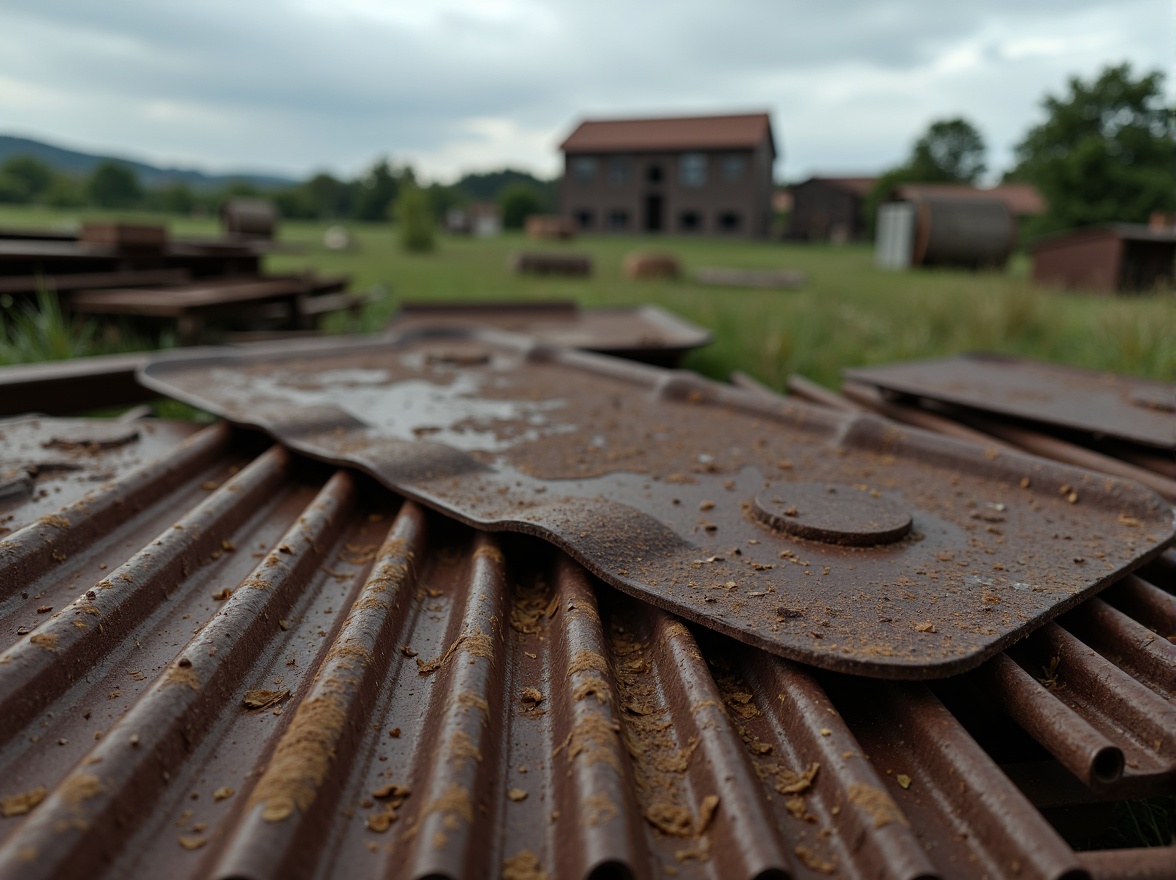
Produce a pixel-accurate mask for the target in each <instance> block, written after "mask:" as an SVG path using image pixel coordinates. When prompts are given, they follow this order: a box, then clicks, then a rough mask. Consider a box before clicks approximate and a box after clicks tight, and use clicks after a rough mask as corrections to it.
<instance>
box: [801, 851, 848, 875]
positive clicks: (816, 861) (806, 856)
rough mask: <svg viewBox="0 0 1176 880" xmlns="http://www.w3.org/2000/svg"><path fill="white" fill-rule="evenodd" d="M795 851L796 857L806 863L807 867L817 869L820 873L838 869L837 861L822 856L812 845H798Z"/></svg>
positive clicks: (829, 872)
mask: <svg viewBox="0 0 1176 880" xmlns="http://www.w3.org/2000/svg"><path fill="white" fill-rule="evenodd" d="M793 852H795V853H796V857H797V858H798V859H800V860H801V861H802V862H803V863H804V865H805V867H806V868H809V869H811V870H813V871H816V872H817V873H818V874H832V873H833V872H834V871H836V870H837V863H836V862H834V861H831V860H829V859H823V858H821V857H820V856H819V855H817V853H816V851H814V850H813V849H812V848H810V847H807V846H798V847H796V849H795V850H793Z"/></svg>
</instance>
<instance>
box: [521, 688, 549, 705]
mask: <svg viewBox="0 0 1176 880" xmlns="http://www.w3.org/2000/svg"><path fill="white" fill-rule="evenodd" d="M519 701H520V702H521V703H523V704H524V705H530V706H538V705H539V704H540V703H542V702H543V691H541V690H539V688H533V687H525V688H523V689H522V690H520V691H519Z"/></svg>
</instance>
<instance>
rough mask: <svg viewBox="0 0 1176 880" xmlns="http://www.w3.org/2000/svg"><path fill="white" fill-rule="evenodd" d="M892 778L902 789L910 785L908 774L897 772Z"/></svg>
mask: <svg viewBox="0 0 1176 880" xmlns="http://www.w3.org/2000/svg"><path fill="white" fill-rule="evenodd" d="M894 779H895V781H896V782H897V783H898V784H899V786H900V787H901V788H902V789H903V791H905V790H906V789H908V788H910V787H911V778H910V777H909V776H907V775H906V774H905V773H899V774H898V775H897V776H895V777H894Z"/></svg>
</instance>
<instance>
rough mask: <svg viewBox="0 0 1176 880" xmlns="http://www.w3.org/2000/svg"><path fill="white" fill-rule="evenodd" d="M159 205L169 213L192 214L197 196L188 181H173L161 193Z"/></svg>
mask: <svg viewBox="0 0 1176 880" xmlns="http://www.w3.org/2000/svg"><path fill="white" fill-rule="evenodd" d="M159 206H160V208H162V209H163V210H164V211H167V212H168V213H169V214H191V213H192V209H193V208H195V207H196V196H195V195H194V194H193V193H192V189H191V187H189V186H188V185H187V184H186V183H173V184H171V185H170V186H168V187H166V188H165V189H164V190H163V191H162V192H160V193H159Z"/></svg>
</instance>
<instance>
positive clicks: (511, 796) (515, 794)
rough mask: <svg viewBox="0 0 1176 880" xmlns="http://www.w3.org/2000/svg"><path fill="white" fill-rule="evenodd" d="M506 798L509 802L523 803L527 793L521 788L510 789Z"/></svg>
mask: <svg viewBox="0 0 1176 880" xmlns="http://www.w3.org/2000/svg"><path fill="white" fill-rule="evenodd" d="M506 797H507V800H511V801H514V802H515V803H518V802H519V801H525V800H526V799H527V793H526V792H525V791H523V790H522V789H521V788H512V789H509V790H507V792H506Z"/></svg>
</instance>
